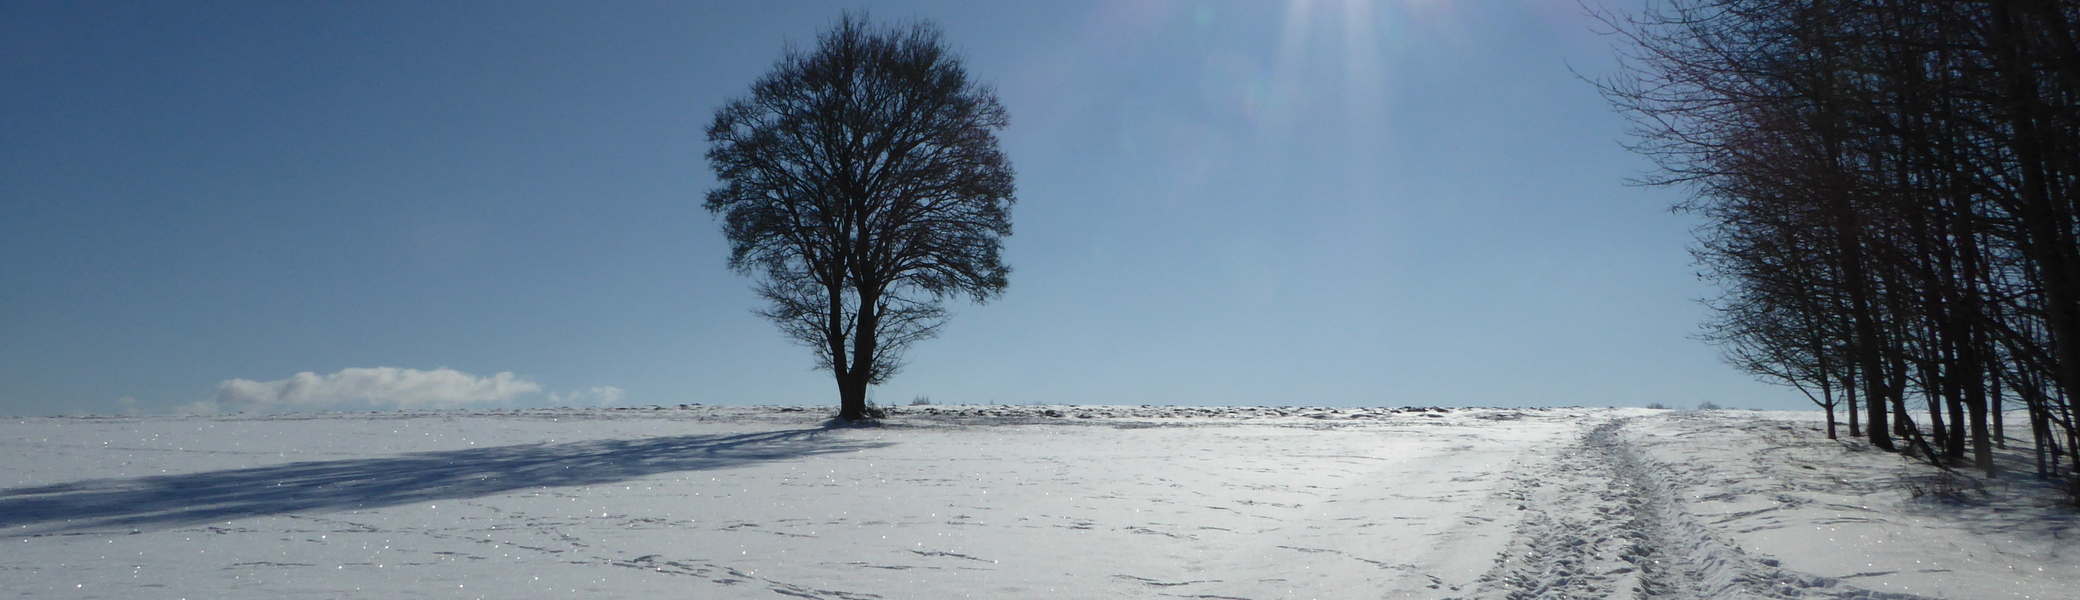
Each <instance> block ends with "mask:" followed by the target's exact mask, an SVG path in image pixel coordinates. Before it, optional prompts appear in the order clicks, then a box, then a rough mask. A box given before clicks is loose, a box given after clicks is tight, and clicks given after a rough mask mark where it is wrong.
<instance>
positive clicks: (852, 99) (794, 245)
mask: <svg viewBox="0 0 2080 600" xmlns="http://www.w3.org/2000/svg"><path fill="white" fill-rule="evenodd" d="M1005 123H1006V115H1005V112H1004V107H1003V106H1002V105H999V104H998V103H997V98H996V93H995V91H994V90H992V89H991V88H990V87H989V86H986V85H981V84H978V83H976V82H974V81H972V80H970V79H969V78H968V73H967V70H966V69H965V68H963V67H962V66H961V62H960V58H959V57H957V56H955V55H954V54H953V53H952V52H950V51H949V50H948V49H947V48H946V46H945V40H944V35H943V34H942V33H941V32H940V30H939V28H938V27H937V26H936V25H934V24H932V23H931V22H929V21H925V22H916V23H911V24H909V25H908V26H904V27H875V26H873V25H872V24H870V23H869V22H868V20H867V19H866V18H865V17H860V16H854V15H850V14H848V15H845V16H844V17H842V18H841V19H840V20H839V21H838V23H837V25H836V26H835V27H832V28H831V29H830V30H828V31H825V32H823V34H821V35H820V36H818V38H817V44H816V48H815V50H813V51H810V52H806V53H804V52H802V51H800V50H799V49H795V48H789V49H788V50H787V51H786V54H785V55H784V56H783V57H782V58H781V59H780V62H779V63H778V64H775V65H774V66H773V70H772V71H771V72H769V73H767V74H766V75H765V76H764V77H762V78H760V79H759V80H758V82H757V83H754V84H752V86H751V95H750V96H749V97H745V98H738V99H735V100H732V101H730V102H729V104H728V105H726V106H724V107H722V109H721V110H718V111H716V113H715V121H714V123H712V124H710V125H709V126H708V142H709V143H710V144H711V146H710V148H709V150H708V155H707V158H708V162H709V163H710V165H711V166H712V167H713V168H714V169H715V173H716V176H717V178H718V179H720V181H721V186H720V187H718V188H716V189H714V190H710V191H709V192H708V201H707V209H708V211H709V212H712V213H715V214H718V215H721V216H722V218H723V220H724V222H725V224H724V226H723V229H724V233H725V234H726V235H728V237H729V242H730V257H729V264H730V268H731V269H734V270H736V271H737V272H738V273H742V274H744V275H748V276H752V277H755V278H757V280H758V284H757V285H758V292H759V294H760V295H762V296H764V297H765V298H766V299H767V300H769V301H770V302H771V305H770V306H769V307H767V308H765V309H762V310H760V311H758V313H759V314H760V315H763V316H765V317H766V318H769V319H772V320H773V322H774V323H777V324H779V325H780V330H781V331H782V332H783V333H785V334H786V335H787V336H788V337H790V338H793V339H794V340H795V341H797V342H800V343H802V344H803V345H806V346H809V347H810V348H813V349H815V350H816V358H817V361H818V365H817V366H818V367H819V368H824V369H829V370H830V371H831V373H832V374H833V375H834V376H836V377H837V380H838V397H839V407H840V410H839V415H838V416H839V417H840V418H844V419H847V420H861V419H866V418H869V417H870V416H872V415H870V413H869V411H868V407H867V386H869V385H873V384H878V383H881V382H883V381H885V380H887V379H888V378H889V376H891V375H894V374H895V373H896V371H897V370H899V369H900V368H901V367H902V365H903V362H902V354H903V351H904V349H906V348H908V347H909V346H910V345H911V344H913V343H916V342H917V341H919V340H924V339H928V338H931V337H932V336H933V335H935V334H936V333H937V332H938V330H939V327H940V325H941V324H943V323H944V322H945V320H946V317H947V312H946V309H945V307H944V303H945V301H946V300H948V299H950V298H954V297H957V296H967V297H969V298H970V299H972V300H974V301H975V302H978V303H980V302H986V301H988V300H989V299H990V298H992V297H994V296H995V295H997V294H999V293H1002V292H1003V291H1004V286H1005V284H1006V276H1007V275H1009V273H1010V271H1011V269H1010V268H1009V267H1007V266H1005V265H1004V263H1003V260H1002V257H1001V255H1002V251H1003V245H1004V242H1003V238H1004V236H1008V235H1011V220H1010V208H1011V204H1012V203H1013V202H1014V201H1015V199H1014V198H1013V197H1012V181H1011V179H1012V173H1011V163H1010V161H1009V160H1007V159H1006V158H1005V157H1004V153H1003V152H1002V151H1001V150H999V149H998V147H997V138H996V133H995V132H996V130H999V129H1002V128H1003V127H1004V125H1005Z"/></svg>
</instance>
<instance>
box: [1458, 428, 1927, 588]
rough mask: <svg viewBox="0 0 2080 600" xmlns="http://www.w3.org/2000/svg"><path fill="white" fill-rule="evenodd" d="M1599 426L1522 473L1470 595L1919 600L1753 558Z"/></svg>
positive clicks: (1620, 438)
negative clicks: (1508, 518)
mask: <svg viewBox="0 0 2080 600" xmlns="http://www.w3.org/2000/svg"><path fill="white" fill-rule="evenodd" d="M1630 421H1631V419H1630V418H1620V419H1612V420H1609V421H1606V422H1603V423H1601V424H1598V425H1596V426H1594V427H1592V428H1590V429H1589V431H1588V432H1587V433H1585V434H1583V436H1582V438H1581V439H1580V440H1579V441H1578V442H1576V443H1575V444H1573V445H1571V446H1568V447H1567V448H1565V449H1564V450H1563V451H1562V452H1563V454H1562V455H1561V456H1557V457H1554V459H1553V460H1551V461H1547V462H1545V463H1543V465H1542V466H1541V467H1538V468H1536V469H1534V470H1533V471H1531V472H1528V473H1524V474H1521V475H1519V476H1517V477H1516V479H1517V488H1516V490H1515V491H1514V492H1513V493H1512V495H1513V497H1514V499H1515V500H1516V501H1517V502H1518V504H1517V509H1518V510H1521V511H1527V513H1528V514H1526V515H1525V516H1524V519H1523V520H1522V521H1521V523H1520V525H1519V526H1518V529H1517V533H1516V536H1515V538H1514V539H1512V540H1511V542H1510V543H1509V545H1508V548H1507V549H1506V550H1505V551H1504V553H1503V554H1502V556H1500V557H1498V558H1497V559H1496V564H1495V567H1494V568H1493V569H1492V570H1490V571H1489V572H1488V574H1487V575H1485V576H1483V577H1482V578H1481V582H1480V585H1479V586H1477V587H1476V588H1475V590H1474V594H1473V596H1472V597H1474V598H1481V599H1506V600H1534V599H1536V600H1575V599H1583V600H1587V599H1604V598H1637V599H1650V598H1651V599H1662V598H1666V599H1684V600H1687V599H1699V600H1706V599H1713V600H1716V599H1738V598H1826V599H1842V600H1849V599H1870V600H1922V599H1923V598H1924V597H1922V596H1916V595H1911V594H1900V593H1892V592H1878V591H1872V590H1865V589H1860V588H1854V587H1849V586H1845V585H1841V584H1840V583H1839V582H1838V581H1837V580H1834V579H1832V578H1827V577H1818V576H1812V575H1806V574H1801V573H1797V572H1793V571H1790V570H1786V569H1783V568H1780V567H1779V566H1778V564H1777V561H1775V560H1774V559H1769V558H1761V557H1753V556H1749V555H1748V554H1747V553H1745V552H1743V551H1742V550H1741V549H1740V548H1739V547H1738V546H1735V545H1733V544H1731V543H1730V542H1728V541H1726V540H1725V539H1724V538H1722V537H1720V536H1718V535H1716V534H1714V533H1713V532H1711V531H1710V530H1709V529H1707V528H1706V527H1704V526H1703V525H1701V524H1699V523H1697V522H1696V521H1695V520H1694V519H1692V518H1691V517H1690V515H1689V513H1688V512H1687V511H1685V510H1684V509H1683V506H1682V504H1681V501H1680V500H1679V499H1678V498H1679V497H1678V495H1677V494H1676V489H1675V486H1674V485H1673V484H1672V483H1671V482H1670V480H1669V476H1668V471H1667V469H1666V468H1665V467H1663V466H1662V465H1660V464H1658V463H1655V462H1653V461H1652V460H1650V459H1647V458H1645V457H1642V456H1640V455H1639V453H1636V452H1634V451H1633V449H1632V447H1631V446H1630V445H1629V444H1628V443H1627V442H1626V441H1625V438H1624V435H1623V433H1622V430H1623V429H1624V427H1625V426H1626V424H1627V423H1629V422H1630Z"/></svg>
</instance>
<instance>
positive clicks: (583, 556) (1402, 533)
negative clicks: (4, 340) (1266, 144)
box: [0, 407, 2080, 600]
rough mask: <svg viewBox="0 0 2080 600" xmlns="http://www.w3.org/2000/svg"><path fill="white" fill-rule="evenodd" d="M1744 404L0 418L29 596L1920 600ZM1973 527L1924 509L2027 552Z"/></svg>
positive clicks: (2052, 562) (1990, 577)
mask: <svg viewBox="0 0 2080 600" xmlns="http://www.w3.org/2000/svg"><path fill="white" fill-rule="evenodd" d="M1711 418H1721V419H1725V420H1724V422H1720V421H1710V420H1708V419H1707V418H1706V417H1697V416H1682V415H1678V414H1676V413H1660V412H1653V411H1642V410H1617V411H1612V410H1601V409H1572V410H1568V409H1561V410H1536V409H1531V410H1506V409H1475V410H1452V411H1442V410H1434V411H1425V410H1400V411H1395V410H1386V409H1341V410H1326V409H1189V408H1179V409H1163V408H1156V409H1148V408H1142V409H1134V408H1102V407H945V408H932V409H906V410H904V411H902V414H899V415H898V416H897V417H896V418H894V419H891V420H890V421H889V422H888V423H887V424H886V425H884V426H881V427H872V428H843V427H840V428H831V427H826V426H824V424H823V423H822V422H821V421H820V411H783V410H777V409H759V408H719V407H692V408H686V409H667V410H532V411H504V412H474V413H454V412H451V413H389V414H361V415H275V416H249V417H215V418H144V419H115V418H102V419H20V420H15V421H10V422H4V423H0V451H4V452H6V454H5V456H10V457H15V458H10V459H9V460H8V461H6V462H4V463H0V527H4V531H6V532H7V537H5V538H0V543H4V544H6V545H5V546H0V547H6V548H8V550H7V551H6V552H5V553H4V554H0V597H67V598H126V599H127V598H136V597H152V598H156V597H169V598H180V597H188V598H273V597H283V596H290V595H310V596H314V597H327V598H393V597H405V596H414V597H453V598H476V597H483V598H519V597H548V596H573V595H576V596H611V597H631V598H650V597H656V598H683V597H700V598H781V599H784V598H820V599H839V600H860V599H869V598H966V597H972V598H1065V597H1074V598H1162V597H1178V598H1234V599H1247V600H1270V599H1275V598H1482V599H1488V598H1510V599H1515V598H1556V599H1557V598H1611V597H1616V598H1632V597H1645V598H1745V597H1758V598H1776V597H1808V598H1811V597H1818V598H1897V599H1908V598H1918V597H1920V596H1912V595H1907V594H1903V593H1888V594H1875V593H1867V592H1866V591H1865V590H1867V589H1872V588H1873V586H1877V587H1890V588H1891V589H1895V590H1898V589H1907V588H1909V587H1911V589H1916V590H1918V589H1925V588H1926V587H1927V584H1928V581H1927V580H1925V579H1915V578H1914V577H1930V576H1933V575H1916V573H1918V572H1913V571H1909V570H1908V569H1905V568H1892V574H1889V575H1887V574H1880V575H1877V576H1870V577H1865V578H1861V579H1858V578H1857V576H1859V575H1867V574H1868V573H1870V572H1878V571H1882V570H1884V569H1885V568H1888V567H1885V566H1884V565H1883V564H1882V563H1884V561H1893V562H1902V561H1908V560H1921V559H1925V558H1932V556H1924V555H1914V554H1906V553H1902V554H1897V555H1893V554H1887V555H1872V556H1869V557H1865V558H1867V559H1868V560H1865V561H1864V562H1865V563H1868V564H1874V565H1879V566H1865V565H1857V566H1854V568H1855V569H1858V570H1856V571H1847V572H1844V571H1843V570H1844V569H1848V568H1850V567H1848V566H1841V565H1836V564H1834V563H1829V562H1826V561H1825V560H1823V559H1822V558H1810V559H1809V558H1807V557H1805V556H1804V555H1800V554H1799V553H1798V551H1797V549H1796V547H1798V546H1801V545H1804V542H1806V541H1810V540H1808V539H1807V538H1804V537H1799V536H1794V535H1779V537H1767V536H1769V535H1772V534H1773V533H1774V534H1784V533H1785V532H1792V531H1801V530H1804V529H1801V528H1809V527H1811V526H1816V525H1813V524H1814V523H1819V524H1820V525H1817V526H1825V527H1834V526H1833V525H1827V523H1832V522H1833V521H1829V519H1837V518H1838V517H1839V516H1840V514H1839V513H1840V512H1841V511H1840V510H1839V509H1833V508H1829V506H1833V505H1842V504H1844V503H1846V502H1862V503H1864V504H1866V505H1868V504H1870V503H1871V498H1875V497H1877V496H1873V494H1879V493H1880V492H1874V491H1871V490H1863V489H1861V488H1859V490H1861V491H1856V492H1855V493H1858V494H1863V496H1860V497H1859V498H1860V499H1859V500H1853V501H1852V500H1833V501H1829V502H1810V501H1800V502H1790V501H1786V502H1789V503H1779V504H1781V505H1782V506H1778V507H1774V508H1773V507H1761V508H1757V507H1756V506H1759V505H1758V504H1757V503H1769V502H1777V500H1772V499H1775V498H1792V497H1794V496H1797V495H1798V494H1808V495H1811V494H1836V493H1845V492H1842V491H1841V490H1837V489H1835V488H1829V487H1825V486H1818V485H1817V484H1811V482H1793V483H1791V484H1784V483H1774V482H1776V481H1777V480H1778V479H1780V478H1781V477H1780V476H1795V475H1802V474H1803V473H1806V472H1807V471H1803V470H1798V469H1793V470H1791V471H1787V472H1780V471H1755V470H1754V469H1773V468H1774V466H1773V465H1775V464H1776V462H1782V461H1783V460H1784V459H1785V456H1773V457H1772V458H1771V461H1770V462H1751V461H1750V460H1749V457H1750V455H1754V454H1761V453H1763V450H1757V448H1763V449H1764V450H1767V449H1769V448H1776V450H1769V451H1772V452H1778V453H1782V452H1786V451H1788V450H1784V448H1803V449H1804V450H1799V451H1818V450H1813V448H1819V447H1820V446H1815V445H1813V444H1811V443H1809V442H1805V441H1797V442H1795V443H1794V442H1787V441H1784V440H1782V439H1777V438H1772V437H1769V436H1770V435H1776V434H1773V433H1770V432H1773V431H1776V429H1772V428H1776V427H1794V426H1796V427H1807V425H1806V424H1803V423H1800V422H1786V421H1772V420H1768V419H1763V418H1760V417H1755V416H1748V415H1731V416H1726V417H1711ZM1743 419H1745V420H1743ZM1729 424H1731V425H1729ZM1714 436H1716V437H1714ZM1706 439H1709V440H1710V444H1711V445H1709V446H1705V445H1700V444H1697V443H1693V442H1691V441H1689V440H1706ZM1786 439H1790V438H1786ZM1801 439H1802V438H1801ZM1821 442H1823V443H1824V440H1822V441H1821ZM1744 444H1745V446H1744ZM1787 444H1789V445H1787ZM1799 444H1803V445H1799ZM1857 458H1859V459H1860V460H1861V459H1868V460H1883V459H1884V458H1886V457H1863V456H1861V455H1857ZM1672 461H1680V464H1677V462H1672ZM1874 464H1876V463H1874ZM1786 473H1788V475H1785V474H1786ZM1872 489H1876V488H1872ZM1698 490H1710V491H1712V492H1713V495H1712V496H1710V497H1709V498H1701V497H1700V496H1699V492H1698ZM1731 506H1740V507H1742V508H1741V509H1740V510H1736V511H1732V512H1730V513H1724V514H1722V513H1721V512H1718V511H1719V510H1720V509H1721V508H1722V507H1731ZM1830 511H1831V512H1830ZM1895 512H1897V511H1895ZM1877 515H1879V512H1877V511H1876V510H1867V511H1866V514H1863V515H1860V516H1862V517H1863V518H1873V519H1875V518H1877ZM1902 518H1905V517H1902ZM1761 520H1767V522H1762V521H1761ZM1897 521H1898V520H1897V519H1896V520H1895V521H1894V522H1897ZM1809 522H1810V523H1809ZM1944 523H1947V521H1931V522H1930V523H1928V524H1926V525H1925V527H1923V528H1922V529H1915V530H1912V531H1910V532H1909V533H1913V532H1923V533H1914V535H1926V536H1935V537H1936V538H1943V537H1944V536H1949V538H1955V539H1958V540H1963V541H1966V542H1971V541H1973V540H1981V542H1975V543H1985V544H1989V545H1998V546H2002V547H2008V548H2013V547H2015V545H2016V543H2017V538H2014V537H2012V536H2011V537H1999V535H1996V534H1995V533H1989V532H1985V531H1980V532H1977V533H1974V532H1969V531H1967V532H1962V533H1959V532H1956V531H1953V530H1950V529H1942V528H1941V527H1942V526H1943V525H1944ZM1830 531H1831V530H1830ZM2061 532H2062V530H2050V531H2049V532H2048V533H2046V534H2045V535H2046V536H2049V537H2050V538H2053V539H2051V540H2050V541H2045V540H2040V539H2036V538H2030V540H2034V542H2033V543H2036V544H2038V545H2037V546H2032V547H2031V548H2033V550H2031V551H2030V553H2029V554H2028V555H2027V556H2020V557H2017V556H2009V557H2008V558H2010V559H2013V560H2007V561H2005V562H2006V564H2007V566H2008V567H2010V568H2012V567H2013V566H2014V565H2016V564H2022V565H2034V566H2036V567H2038V568H2040V570H2041V569H2042V568H2050V569H2051V570H2050V571H2045V572H2043V574H2039V575H2034V576H2033V577H2035V579H2028V578H2017V577H2016V575H2015V574H2014V573H2013V572H1999V573H1996V572H1993V571H1988V570H1986V569H1990V568H1992V567H1990V566H1986V565H1980V566H1973V565H1971V564H1963V565H1961V566H1951V563H1955V562H1956V561H1950V562H1946V563H1945V564H1946V568H1945V569H1944V570H1942V571H1941V572H1940V575H1941V576H1945V577H1948V576H1961V575H1972V574H1973V573H1979V574H1980V576H1981V577H1982V579H1983V580H1986V581H1995V580H1998V579H1999V578H2001V577H2006V578H2008V579H2010V580H2014V581H2019V582H2021V583H2018V584H2015V585H2013V586H2010V587H2008V588H2000V590H1999V591H2002V592H2003V593H2002V594H1995V595H1956V594H1954V593H1950V594H1945V593H1936V594H1933V595H1931V596H1929V597H1942V598H1975V597H1988V598H1994V597H1998V598H2011V597H2012V598H2057V597H2061V596H2059V595H2056V594H2055V593H2054V594H2052V595H2044V594H2043V592H2044V591H2045V590H2052V591H2054V592H2055V591H2056V590H2059V589H2060V588H2061V586H2065V585H2068V583H2069V582H2073V581H2080V574H2075V573H2071V572H2070V569H2069V570H2067V571H2059V570H2058V569H2059V568H2062V567H2061V565H2064V564H2065V563H2066V562H2069V561H2066V560H2064V559H2062V558H2060V557H2061V556H2064V555H2068V554H2065V553H2067V552H2069V551H2071V550H2073V549H2074V547H2073V545H2072V544H2071V543H2069V542H2063V541H2060V540H2058V539H2056V538H2057V536H2059V535H2066V536H2067V537H2070V534H2063V533H2061ZM1898 535H1906V534H1898ZM2001 535H2005V534H2001ZM1758 536H1762V537H1758ZM1973 536H1977V537H1973ZM1902 539H1904V538H1902ZM1917 539H1918V538H1917ZM1946 539H1947V538H1946ZM1787 544H1789V545H1790V546H1787ZM1742 545H1746V546H1748V548H1747V550H1745V551H1744V550H1743V549H1742ZM1757 548H1762V549H1765V550H1767V552H1768V553H1767V554H1765V553H1762V552H1759V551H1758V550H1757ZM1938 550H1940V549H1938ZM2010 552H2011V553H2012V552H2015V551H2013V550H2011V551H2010ZM1770 556H1781V557H1784V560H1781V561H1780V560H1778V559H1776V558H1770ZM1794 558H1795V559H1796V560H1794ZM2018 560H2020V561H2023V562H2016V561H2018ZM2031 561H2033V562H2031ZM1989 564H1990V563H1989ZM1972 569H1978V570H1977V571H1974V570H1972ZM1811 573H1826V574H1827V576H1821V575H1814V574H1811ZM1845 575H1846V576H1848V577H1844V576H1845ZM1850 579H1854V580H1855V581H1854V582H1853V583H1854V585H1851V583H1845V581H1849V580H1850ZM1953 589H1955V588H1953ZM1983 589H1989V590H1991V589H1994V588H1983ZM2033 590H2034V591H2033ZM2008 592H2013V593H2008ZM2032 594H2035V595H2032Z"/></svg>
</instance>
